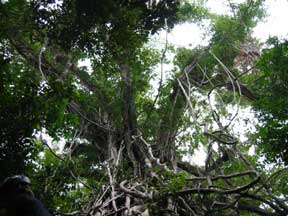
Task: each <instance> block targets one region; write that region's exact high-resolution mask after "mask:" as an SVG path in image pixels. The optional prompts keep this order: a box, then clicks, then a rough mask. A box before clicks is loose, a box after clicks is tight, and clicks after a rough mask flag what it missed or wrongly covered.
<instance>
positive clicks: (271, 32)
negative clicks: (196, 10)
mask: <svg viewBox="0 0 288 216" xmlns="http://www.w3.org/2000/svg"><path fill="white" fill-rule="evenodd" d="M237 2H243V0H237ZM207 6H208V8H209V9H210V10H211V12H213V13H216V14H226V13H228V12H229V7H228V1H227V0H208V2H207ZM265 7H266V8H267V17H266V18H265V19H264V20H263V21H262V22H261V23H259V24H258V25H257V26H256V28H255V29H254V32H253V36H254V37H256V38H258V39H259V40H260V41H261V42H264V41H266V40H267V39H268V38H269V36H279V37H281V38H285V37H286V38H287V36H288V24H287V22H288V0H266V2H265ZM203 34H204V32H203V31H201V30H200V28H199V27H198V26H197V25H195V24H189V23H184V24H182V25H178V26H176V27H175V28H174V29H173V31H172V32H171V33H170V34H169V35H168V40H169V42H170V43H173V44H175V45H176V46H185V47H187V46H191V45H192V47H194V46H196V45H199V44H201V45H205V44H207V42H208V40H207V38H204V35H203ZM159 38H161V39H160V40H161V41H165V40H164V38H165V33H164V32H162V33H160V37H159ZM208 39H209V38H208Z"/></svg>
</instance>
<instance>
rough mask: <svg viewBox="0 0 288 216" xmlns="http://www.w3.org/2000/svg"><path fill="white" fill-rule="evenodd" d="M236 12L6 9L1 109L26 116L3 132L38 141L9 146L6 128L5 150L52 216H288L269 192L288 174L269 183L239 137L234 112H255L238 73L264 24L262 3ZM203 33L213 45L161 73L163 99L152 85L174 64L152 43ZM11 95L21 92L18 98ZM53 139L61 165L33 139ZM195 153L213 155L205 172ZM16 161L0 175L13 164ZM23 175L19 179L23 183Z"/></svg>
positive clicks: (170, 5)
mask: <svg viewBox="0 0 288 216" xmlns="http://www.w3.org/2000/svg"><path fill="white" fill-rule="evenodd" d="M231 9H232V14H231V15H225V16H218V15H214V14H211V13H209V11H208V10H207V9H205V8H204V7H203V5H198V4H196V3H194V4H189V3H188V2H180V1H176V0H175V1H174V0H169V1H164V0H163V1H161V0H160V1H138V0H135V1H123V0H121V1H120V0H119V1H101V0H99V1H94V0H85V1H78V0H73V1H58V2H55V1H18V0H10V1H8V2H7V3H5V4H0V13H1V16H3V19H1V21H0V27H1V48H3V51H2V53H3V54H2V61H4V62H6V64H3V65H4V68H3V71H5V73H2V75H1V76H2V77H3V78H1V79H3V80H4V81H3V85H2V86H3V88H5V91H6V92H8V93H9V94H7V93H6V95H5V94H3V98H4V99H5V98H7V100H8V101H9V100H10V101H13V100H15V103H12V102H11V106H12V105H13V106H14V105H15V104H16V108H15V110H16V111H15V112H16V113H17V112H19V110H21V109H22V110H23V111H25V112H24V113H25V115H23V118H22V115H21V117H20V116H19V118H15V117H17V115H15V114H14V113H10V112H9V114H12V115H11V116H10V115H9V116H10V117H9V116H1V119H3V120H4V121H6V122H9V121H10V120H13V119H15V121H13V122H15V123H16V124H15V125H19V124H18V122H19V123H21V122H24V123H26V122H29V124H31V125H29V124H28V126H29V127H24V126H23V127H21V128H24V129H25V130H24V129H23V131H24V132H25V133H24V132H21V134H20V136H19V137H21V140H27V138H28V140H29V148H31V149H33V151H34V150H35V152H32V151H31V150H29V149H27V150H26V149H25V148H24V147H23V145H22V142H15V141H14V140H13V139H12V137H14V136H12V135H10V136H8V135H7V134H8V133H7V132H6V131H5V130H6V127H4V128H3V131H4V132H2V135H5V136H4V138H3V140H4V141H5V140H8V142H4V141H3V142H2V140H1V143H4V144H2V145H1V148H3V149H5V148H6V149H8V148H10V149H11V147H12V146H13V145H17V146H19V147H20V149H19V150H17V151H18V152H19V153H21V158H20V161H23V163H24V164H25V163H26V164H28V165H30V166H32V165H34V166H32V169H30V173H32V174H33V175H34V178H35V181H36V182H37V183H36V185H35V186H36V187H35V190H36V193H39V195H40V194H41V191H45V194H46V196H45V197H42V199H44V200H46V202H47V203H49V207H50V208H51V210H53V211H54V213H55V214H59V215H61V214H62V215H63V212H65V211H68V210H69V209H70V210H71V211H72V210H75V209H78V211H74V212H73V213H70V215H87V214H92V215H113V214H114V215H115V214H116V215H133V214H140V215H218V214H219V215H223V214H224V215H231V214H232V215H233V214H234V215H236V214H242V215H245V214H250V215H251V214H258V215H285V214H287V211H288V207H287V205H286V204H285V200H283V199H282V198H280V197H281V196H284V195H283V191H282V190H279V187H272V186H271V185H270V181H271V180H272V179H274V178H275V179H279V178H277V177H279V174H283V173H284V171H285V169H284V170H276V172H275V173H274V174H272V176H271V177H269V176H268V175H267V174H266V173H265V172H264V169H263V167H262V168H261V167H260V166H259V163H258V162H257V160H255V158H251V157H249V156H248V155H247V146H245V145H242V144H241V143H240V142H239V141H238V140H237V139H236V137H234V135H233V133H232V129H231V128H230V126H231V122H232V121H233V120H234V119H235V117H236V116H237V114H238V112H237V110H236V112H234V113H233V115H232V116H231V117H229V110H228V109H227V108H226V107H225V106H226V105H227V104H229V103H231V104H232V105H235V106H236V107H239V106H240V105H241V98H242V97H243V98H245V100H246V103H249V101H253V100H255V95H254V94H253V92H251V91H250V90H249V88H247V86H246V85H245V84H244V83H243V82H244V81H245V79H244V78H243V75H245V74H249V71H243V70H242V69H239V67H237V63H239V62H237V61H236V60H237V59H238V61H239V56H240V54H241V48H242V47H243V46H242V45H243V44H247V42H249V40H250V39H251V37H250V34H251V30H252V28H253V27H254V26H255V25H256V23H257V21H258V20H259V19H260V18H261V17H262V16H263V14H264V12H263V8H262V1H260V0H258V1H247V2H245V3H242V4H231ZM202 19H209V20H211V23H212V24H211V34H212V39H211V41H210V44H209V45H208V46H207V47H197V48H195V49H184V48H182V49H177V50H176V52H175V58H174V60H173V64H174V68H173V70H172V71H171V74H170V75H171V76H170V77H169V78H167V79H165V80H164V79H163V77H164V76H165V75H166V74H163V71H161V74H162V75H161V77H162V78H161V81H160V84H159V86H158V87H157V90H156V97H155V96H153V89H154V88H155V87H154V86H153V85H151V81H152V79H153V76H155V68H156V66H157V64H159V63H162V64H163V62H164V60H165V52H166V51H167V46H166V48H165V49H164V50H163V52H161V51H158V50H155V49H153V48H151V47H149V46H148V45H147V44H148V42H149V39H150V37H151V36H152V35H153V34H155V33H156V32H159V31H160V30H161V29H166V30H169V29H171V28H173V26H174V25H175V24H177V23H179V22H183V21H185V20H189V21H193V22H201V20H202ZM242 51H243V49H242ZM7 53H8V54H7ZM80 59H89V60H90V61H91V62H92V71H88V70H87V68H85V67H82V68H81V67H80V68H79V67H77V62H78V61H79V60H80ZM18 62H20V63H21V64H20V66H18V68H15V65H18ZM1 70H2V69H1ZM9 76H11V77H12V78H13V79H12V80H9V79H7V77H9ZM18 79H19V80H21V81H22V82H23V83H20V82H19V83H18V82H15V81H14V80H18ZM14 83H15V84H14ZM31 83H33V85H34V88H32V89H31V87H29V86H31ZM11 84H12V85H15V87H14V88H16V89H17V90H20V91H19V96H18V97H15V93H14V91H12V90H11ZM33 85H32V86H33ZM22 89H25V91H23V90H22ZM27 89H29V90H28V93H27V94H23V92H24V93H25V92H26V90H27ZM32 90H33V91H32ZM5 91H3V92H5ZM30 92H32V93H30ZM151 92H152V93H151ZM1 93H2V92H1ZM19 98H24V99H25V100H26V99H27V100H28V99H29V101H31V102H30V103H29V106H28V105H26V106H24V107H23V108H22V106H20V105H18V103H20V104H21V101H22V100H21V99H19ZM213 98H214V99H213ZM1 103H2V102H1ZM1 105H2V104H1ZM8 105H9V104H8ZM32 105H33V106H32ZM27 106H28V107H29V108H30V109H27ZM3 107H4V108H3V109H7V106H6V104H4V103H3ZM18 107H19V108H18ZM7 113H8V111H7ZM1 115H2V113H1ZM26 116H27V117H26ZM32 117H33V118H32ZM225 120H226V121H225ZM227 122H228V123H227ZM22 124H23V123H22ZM20 125H21V124H20ZM12 126H13V125H12ZM27 128H28V129H27ZM44 129H45V130H46V131H47V133H48V134H49V135H50V136H52V137H53V138H54V139H55V140H56V141H57V140H59V139H60V138H65V142H66V143H65V147H64V150H63V152H62V154H60V155H58V154H59V153H57V152H56V153H55V152H54V151H53V150H52V149H51V148H50V147H49V148H48V150H47V149H46V150H45V149H43V147H41V144H44V145H45V146H46V147H47V146H49V145H48V144H47V143H45V140H42V141H41V140H40V141H39V140H37V139H32V138H36V137H35V136H36V135H35V134H36V133H35V132H36V131H43V130H44ZM11 130H12V131H13V133H14V132H18V131H19V130H17V128H16V126H13V127H12V129H11ZM14 130H15V131H14ZM26 130H27V131H26ZM20 131H21V130H20ZM1 139H2V138H1ZM187 143H190V149H191V151H193V150H194V149H195V148H196V147H197V146H199V145H200V144H201V145H204V146H205V148H206V149H207V158H206V163H205V166H204V167H199V166H194V165H191V164H189V163H188V162H184V161H183V159H182V158H183V156H185V154H183V153H182V150H183V145H187ZM13 149H16V148H14V147H13ZM43 151H44V153H43ZM7 152H9V153H10V154H11V151H9V150H7ZM26 152H27V153H28V155H27V153H26ZM39 152H41V153H40V154H39ZM11 155H12V156H14V155H15V154H14V153H13V154H11ZM29 155H30V156H31V157H32V158H34V161H32V160H31V159H30V158H29V157H28V156H29ZM5 156H6V154H4V155H3V156H1V164H0V166H1V167H2V166H4V165H5V164H4V161H5V163H6V162H7V161H8V160H10V158H11V157H10V158H5ZM2 158H3V159H2ZM12 159H14V157H12ZM29 159H30V160H29ZM2 161H3V162H2ZM23 163H22V164H23ZM14 164H15V169H17V170H16V171H17V172H19V171H23V172H25V171H26V170H25V166H23V167H18V166H17V165H16V163H14ZM16 171H15V172H16ZM6 174H9V171H7V172H6V173H5V175H6ZM275 179H274V180H275ZM43 180H44V181H43ZM284 197H285V196H284ZM76 198H78V199H81V208H80V206H79V205H76V204H75V203H74V202H73V199H74V200H75V199H76ZM284 199H286V197H285V198H284ZM60 200H61V201H60ZM264 204H265V205H264Z"/></svg>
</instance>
